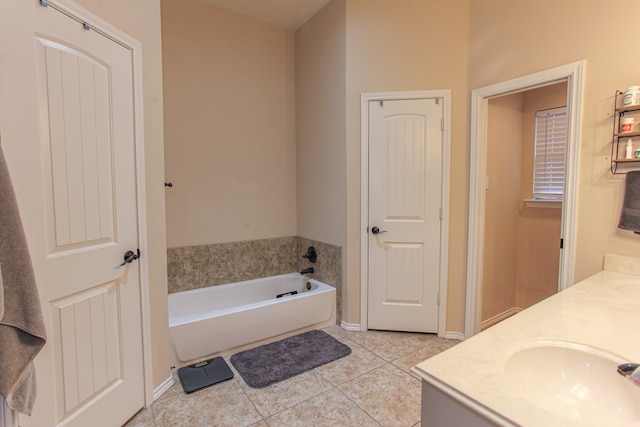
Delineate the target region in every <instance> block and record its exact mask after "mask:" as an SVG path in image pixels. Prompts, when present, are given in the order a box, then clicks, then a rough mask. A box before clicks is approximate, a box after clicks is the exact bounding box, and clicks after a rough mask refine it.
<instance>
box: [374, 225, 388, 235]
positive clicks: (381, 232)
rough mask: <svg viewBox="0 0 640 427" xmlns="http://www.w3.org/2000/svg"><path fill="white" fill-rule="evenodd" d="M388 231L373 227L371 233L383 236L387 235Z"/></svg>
mask: <svg viewBox="0 0 640 427" xmlns="http://www.w3.org/2000/svg"><path fill="white" fill-rule="evenodd" d="M386 232H387V230H380V229H379V228H378V227H375V226H374V227H371V233H373V234H383V233H386Z"/></svg>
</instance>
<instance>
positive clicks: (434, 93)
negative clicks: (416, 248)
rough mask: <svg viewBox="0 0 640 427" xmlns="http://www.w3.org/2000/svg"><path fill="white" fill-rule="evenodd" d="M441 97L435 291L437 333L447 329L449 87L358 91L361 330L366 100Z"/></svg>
mask: <svg viewBox="0 0 640 427" xmlns="http://www.w3.org/2000/svg"><path fill="white" fill-rule="evenodd" d="M430 98H442V99H443V106H442V109H443V111H442V114H443V116H442V118H443V119H444V131H443V134H442V159H441V161H442V172H441V173H442V175H441V179H442V181H441V190H442V192H441V193H442V194H441V200H440V204H441V208H442V220H441V221H440V281H439V285H438V292H439V294H440V306H439V309H438V336H440V337H443V336H445V335H446V334H447V332H446V325H445V323H446V319H447V280H448V276H447V274H448V266H449V196H450V195H449V193H450V182H451V180H450V169H451V160H450V159H451V90H449V89H440V90H416V91H406V92H405V91H403V92H369V93H362V94H361V95H360V179H361V181H360V325H361V328H362V330H363V331H366V330H367V329H368V323H367V316H368V306H367V300H368V288H369V277H368V276H369V257H368V251H367V248H368V247H369V235H368V234H367V227H368V226H369V102H370V101H385V100H402V99H430Z"/></svg>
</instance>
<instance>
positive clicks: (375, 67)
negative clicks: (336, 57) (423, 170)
mask: <svg viewBox="0 0 640 427" xmlns="http://www.w3.org/2000/svg"><path fill="white" fill-rule="evenodd" d="M468 5H469V1H468V0H433V1H428V2H427V1H416V0H407V1H401V2H400V1H389V0H348V1H347V71H346V76H347V80H346V131H347V140H346V162H347V163H346V167H347V177H346V190H347V209H346V213H345V214H346V219H347V235H346V237H347V247H346V250H345V255H346V270H347V272H346V274H347V276H346V278H347V282H346V285H345V286H346V291H347V306H346V308H347V313H346V315H345V316H344V317H345V321H346V322H348V323H360V233H361V231H362V228H361V227H360V94H361V93H362V92H380V91H402V90H427V89H451V91H452V109H451V112H452V123H451V194H450V204H451V205H450V209H449V212H448V215H449V226H450V229H449V271H448V282H449V283H448V295H447V297H448V301H447V309H448V312H447V330H448V331H462V330H463V329H464V293H465V281H466V274H465V269H466V242H467V223H468V220H467V204H468V203H467V199H468V181H469V155H468V130H469V124H468V115H469V93H468V89H467V58H468V29H469V13H468V12H469V6H468Z"/></svg>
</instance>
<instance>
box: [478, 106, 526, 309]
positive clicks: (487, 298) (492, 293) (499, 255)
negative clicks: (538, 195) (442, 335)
mask: <svg viewBox="0 0 640 427" xmlns="http://www.w3.org/2000/svg"><path fill="white" fill-rule="evenodd" d="M522 109H523V95H522V94H521V93H517V94H514V95H509V96H503V97H499V98H494V99H491V100H489V109H488V111H489V113H488V123H489V126H488V131H487V176H488V177H489V178H488V179H489V181H488V182H489V186H488V188H487V191H486V202H485V203H486V204H485V223H484V259H483V277H482V313H481V319H482V320H483V321H484V320H487V319H490V318H492V317H493V316H496V315H498V314H500V313H503V312H505V311H507V310H509V309H511V308H513V307H514V302H515V299H516V283H517V273H518V239H517V236H518V219H519V211H520V204H521V203H522V199H521V197H520V179H521V176H522V173H521V168H522V154H521V152H522V135H523V133H522V129H523V122H524V120H523V114H522Z"/></svg>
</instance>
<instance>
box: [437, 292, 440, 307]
mask: <svg viewBox="0 0 640 427" xmlns="http://www.w3.org/2000/svg"><path fill="white" fill-rule="evenodd" d="M436 300H437V301H436V304H437V305H440V292H438V297H437V298H436Z"/></svg>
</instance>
